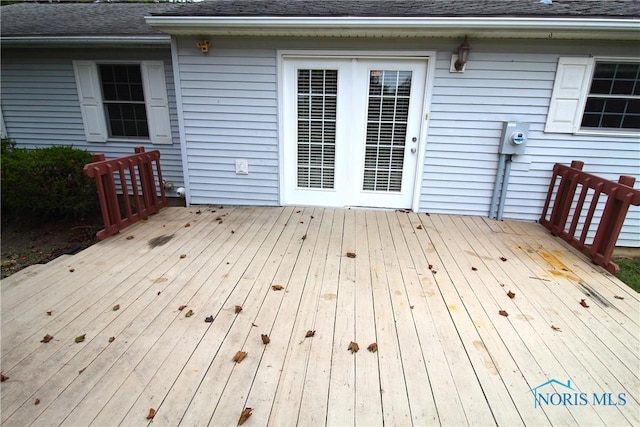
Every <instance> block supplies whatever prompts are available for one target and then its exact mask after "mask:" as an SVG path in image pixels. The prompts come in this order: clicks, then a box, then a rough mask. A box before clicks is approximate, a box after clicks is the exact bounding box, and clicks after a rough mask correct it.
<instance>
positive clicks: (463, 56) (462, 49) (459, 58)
mask: <svg viewBox="0 0 640 427" xmlns="http://www.w3.org/2000/svg"><path fill="white" fill-rule="evenodd" d="M470 52H471V45H470V44H469V42H468V41H467V36H464V41H463V42H462V43H460V46H458V52H457V54H453V55H451V64H452V66H451V69H450V70H449V71H451V72H452V73H462V72H463V71H464V68H465V67H464V66H465V65H466V63H467V61H468V60H469V53H470Z"/></svg>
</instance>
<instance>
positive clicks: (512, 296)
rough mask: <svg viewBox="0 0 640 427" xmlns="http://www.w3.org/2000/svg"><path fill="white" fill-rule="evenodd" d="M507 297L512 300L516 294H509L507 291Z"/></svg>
mask: <svg viewBox="0 0 640 427" xmlns="http://www.w3.org/2000/svg"><path fill="white" fill-rule="evenodd" d="M507 296H508V297H509V298H512V299H513V298H515V296H516V294H514V293H513V292H511V291H509V292H507Z"/></svg>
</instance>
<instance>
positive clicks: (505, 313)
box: [498, 310, 509, 317]
mask: <svg viewBox="0 0 640 427" xmlns="http://www.w3.org/2000/svg"><path fill="white" fill-rule="evenodd" d="M498 314H499V315H500V316H504V317H507V316H508V315H509V313H507V312H506V311H504V310H500V311H499V312H498Z"/></svg>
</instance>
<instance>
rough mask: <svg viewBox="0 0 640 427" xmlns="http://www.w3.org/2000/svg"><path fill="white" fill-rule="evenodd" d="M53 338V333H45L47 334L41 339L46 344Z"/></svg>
mask: <svg viewBox="0 0 640 427" xmlns="http://www.w3.org/2000/svg"><path fill="white" fill-rule="evenodd" d="M52 339H53V337H52V336H51V335H49V334H47V335H45V336H44V338H42V339H41V340H40V342H43V343H45V344H46V343H48V342H49V341H51V340H52Z"/></svg>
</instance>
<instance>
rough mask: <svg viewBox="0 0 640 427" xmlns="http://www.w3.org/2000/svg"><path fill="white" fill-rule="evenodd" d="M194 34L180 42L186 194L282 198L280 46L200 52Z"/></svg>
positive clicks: (229, 200)
mask: <svg viewBox="0 0 640 427" xmlns="http://www.w3.org/2000/svg"><path fill="white" fill-rule="evenodd" d="M191 41H192V40H190V39H189V40H187V41H186V42H182V41H179V43H178V45H179V55H178V58H179V70H180V74H179V80H180V84H181V88H182V106H183V114H184V133H185V138H186V141H188V143H187V146H186V153H187V159H186V160H187V162H186V163H187V165H188V169H189V190H190V200H189V202H190V203H194V204H217V203H223V204H238V205H270V206H275V205H278V204H279V194H278V183H279V181H278V135H277V101H276V52H275V49H273V50H270V49H266V50H261V49H241V50H235V49H223V48H213V49H211V50H210V51H209V54H208V55H203V54H202V53H201V52H200V50H199V49H198V48H197V46H196V45H195V43H191ZM236 159H246V160H247V161H248V164H249V174H248V175H237V174H236V173H235V160H236Z"/></svg>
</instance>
